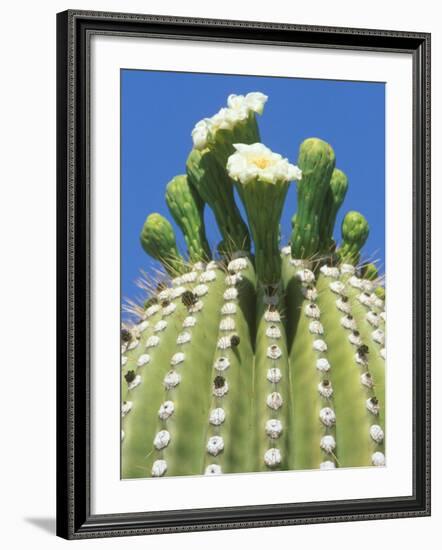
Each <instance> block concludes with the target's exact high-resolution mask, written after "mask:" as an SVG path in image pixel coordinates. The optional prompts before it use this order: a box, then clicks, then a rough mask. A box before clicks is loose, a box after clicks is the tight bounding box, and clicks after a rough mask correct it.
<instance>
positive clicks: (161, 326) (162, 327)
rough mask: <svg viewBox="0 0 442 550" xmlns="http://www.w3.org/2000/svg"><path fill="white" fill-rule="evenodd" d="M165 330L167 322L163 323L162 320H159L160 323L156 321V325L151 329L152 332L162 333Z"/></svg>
mask: <svg viewBox="0 0 442 550" xmlns="http://www.w3.org/2000/svg"><path fill="white" fill-rule="evenodd" d="M166 328H167V321H165V320H164V319H160V321H158V323H156V324H155V326H154V327H153V331H154V332H162V331H163V330H165V329H166Z"/></svg>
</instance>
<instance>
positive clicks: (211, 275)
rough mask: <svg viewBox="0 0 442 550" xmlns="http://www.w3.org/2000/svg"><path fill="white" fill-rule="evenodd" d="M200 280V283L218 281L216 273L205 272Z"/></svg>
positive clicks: (212, 271)
mask: <svg viewBox="0 0 442 550" xmlns="http://www.w3.org/2000/svg"><path fill="white" fill-rule="evenodd" d="M198 280H199V282H200V283H211V282H212V281H215V280H216V271H215V270H209V271H204V273H201V275H200V276H199V279H198Z"/></svg>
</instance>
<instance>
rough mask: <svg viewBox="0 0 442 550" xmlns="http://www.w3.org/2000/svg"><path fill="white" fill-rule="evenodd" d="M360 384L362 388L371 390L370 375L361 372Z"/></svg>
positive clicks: (371, 381)
mask: <svg viewBox="0 0 442 550" xmlns="http://www.w3.org/2000/svg"><path fill="white" fill-rule="evenodd" d="M361 384H362V385H363V386H365V387H366V388H372V387H373V385H374V383H373V377H372V376H371V374H370V373H369V372H363V373H362V374H361Z"/></svg>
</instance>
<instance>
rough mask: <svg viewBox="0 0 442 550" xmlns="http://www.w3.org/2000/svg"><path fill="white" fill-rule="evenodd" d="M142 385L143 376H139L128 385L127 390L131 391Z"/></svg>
mask: <svg viewBox="0 0 442 550" xmlns="http://www.w3.org/2000/svg"><path fill="white" fill-rule="evenodd" d="M140 384H141V376H140V375H139V374H137V375H136V376H135V378H134V379H133V380H132V382H129V384H128V385H127V389H128V390H129V391H131V390H134V389H135V388H136V387H137V386H139V385H140Z"/></svg>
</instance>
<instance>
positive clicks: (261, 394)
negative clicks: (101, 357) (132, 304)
mask: <svg viewBox="0 0 442 550" xmlns="http://www.w3.org/2000/svg"><path fill="white" fill-rule="evenodd" d="M266 99H267V98H266V97H265V96H264V95H263V94H259V93H252V94H248V95H246V96H230V97H229V100H228V107H227V108H225V109H224V110H223V109H221V111H220V112H219V113H217V115H215V116H214V117H212V119H207V120H204V121H202V122H201V123H198V124H197V125H196V126H195V128H194V131H193V139H194V149H193V150H192V152H191V153H190V155H189V157H188V159H187V166H186V168H187V177H186V176H177V177H175V178H174V179H173V180H172V181H171V182H170V183H169V184H168V186H167V189H166V201H167V204H168V206H169V209H170V211H171V213H172V216H173V218H174V220H175V222H176V224H177V225H178V226H179V228H180V229H181V230H182V231H183V234H184V238H185V241H186V244H187V248H188V250H187V256H186V255H184V256H181V255H180V253H179V252H178V249H177V246H176V240H175V234H174V231H173V228H172V226H171V224H170V223H169V222H168V221H167V220H165V219H164V218H163V217H162V216H160V215H159V214H151V215H150V216H148V218H147V220H146V222H145V224H144V226H143V228H142V231H141V243H142V246H143V248H144V250H145V251H146V252H147V253H148V254H149V255H151V256H152V257H153V258H155V259H157V260H159V261H160V262H161V263H162V264H163V266H164V269H165V271H166V273H167V274H168V277H167V278H166V279H165V280H162V283H161V284H160V285H155V284H154V283H152V284H150V285H149V286H150V287H151V288H156V290H155V291H154V292H153V293H152V294H151V296H150V298H149V300H148V301H147V302H146V304H145V306H144V307H142V308H140V316H139V318H138V319H136V320H135V321H134V323H133V324H130V323H126V324H125V325H124V326H123V327H122V331H121V350H122V361H121V368H122V373H121V381H122V383H121V401H122V403H121V414H122V442H121V445H122V477H123V478H134V477H150V476H153V477H161V476H175V475H186V474H193V475H195V474H206V475H212V474H222V473H234V472H252V471H257V472H258V471H259V472H264V471H272V470H288V469H314V468H318V469H322V470H328V469H331V468H339V467H357V466H371V465H373V466H382V465H384V464H385V455H384V438H385V423H384V419H385V386H384V383H385V382H384V381H385V356H386V350H385V311H384V300H385V288H384V286H383V284H382V281H383V277H382V276H381V275H380V274H379V272H378V269H377V268H376V266H375V265H374V264H373V263H368V262H365V263H364V262H362V263H360V262H361V256H362V248H363V246H364V244H365V243H366V241H367V238H368V234H369V225H368V222H367V221H366V219H365V218H364V216H363V215H362V214H361V213H359V212H354V211H351V212H348V213H347V215H346V216H345V218H344V221H343V223H342V243H340V245H338V246H336V245H335V243H334V241H333V230H334V225H335V222H336V217H337V213H338V210H339V207H340V206H341V205H342V203H343V200H344V197H345V194H346V192H347V187H348V181H347V177H346V176H345V174H344V172H342V171H341V170H339V169H337V168H335V155H334V152H333V149H332V147H331V146H330V145H329V144H328V143H326V142H324V141H322V140H320V139H317V138H309V139H307V140H305V141H304V142H303V143H302V144H301V147H300V151H299V157H298V166H299V168H298V166H295V165H293V164H290V163H289V161H288V160H287V159H284V158H282V157H281V156H280V155H278V154H275V153H273V152H272V151H270V149H268V148H267V147H265V146H264V145H262V144H261V143H259V142H258V140H259V132H258V128H257V124H256V117H255V115H256V113H261V112H262V107H263V105H264V103H265V100H266ZM240 138H241V139H240ZM295 180H296V182H297V183H296V185H297V197H298V199H297V212H296V214H295V215H294V217H293V227H292V236H291V242H290V245H289V246H285V247H283V248H282V249H281V248H280V243H279V239H280V233H281V229H280V219H281V212H282V209H283V207H284V202H285V199H286V195H287V190H288V188H289V185H290V182H292V181H295ZM234 186H236V187H237V189H238V193H239V195H240V198H241V200H242V202H243V205H244V209H245V212H246V214H247V221H248V226H249V228H250V233H249V228H248V227H247V224H246V223H245V221H244V220H243V219H242V217H241V215H240V210H239V208H238V206H237V205H236V204H235V199H234V192H233V189H234ZM204 203H206V204H207V205H208V207H209V208H211V209H212V210H213V212H214V215H215V218H216V221H217V224H218V226H219V230H220V233H221V235H222V238H223V243H222V245H221V246H219V252H220V255H219V256H217V257H216V259H215V260H210V255H209V254H210V252H209V250H210V248H209V244H208V242H207V239H206V236H205V231H204V223H203V205H204ZM250 235H251V237H252V238H251V239H250ZM184 257H186V258H188V261H187V260H185V259H184Z"/></svg>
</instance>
